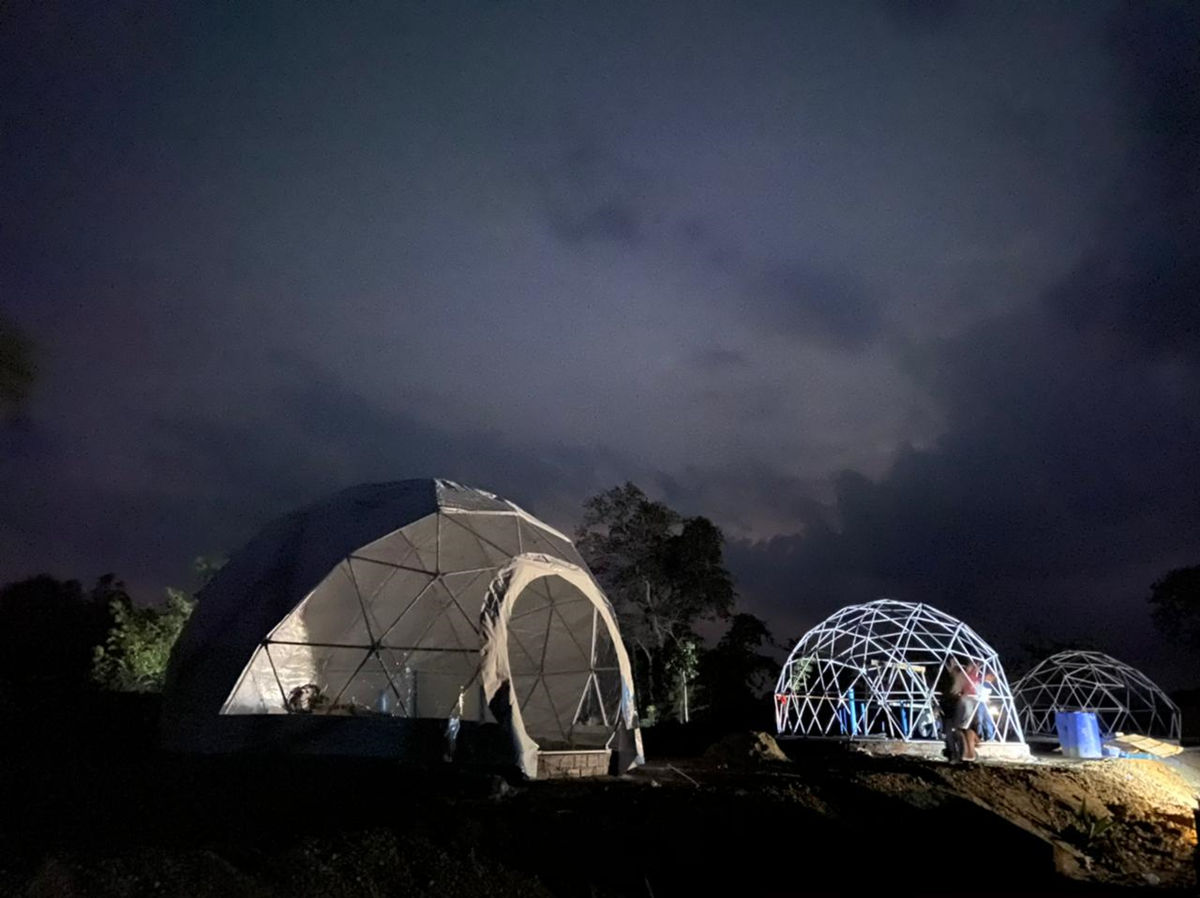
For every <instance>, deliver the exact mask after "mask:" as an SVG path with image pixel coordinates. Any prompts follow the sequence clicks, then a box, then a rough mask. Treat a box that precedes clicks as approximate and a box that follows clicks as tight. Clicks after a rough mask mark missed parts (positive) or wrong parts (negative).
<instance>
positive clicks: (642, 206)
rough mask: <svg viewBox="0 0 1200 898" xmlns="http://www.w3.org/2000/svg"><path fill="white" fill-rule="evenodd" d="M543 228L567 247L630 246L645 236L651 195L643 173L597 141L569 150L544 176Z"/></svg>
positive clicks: (580, 141) (570, 146)
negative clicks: (546, 224) (592, 245)
mask: <svg viewBox="0 0 1200 898" xmlns="http://www.w3.org/2000/svg"><path fill="white" fill-rule="evenodd" d="M542 189H543V191H544V193H545V205H546V216H547V222H548V224H549V226H550V230H551V232H552V233H554V234H555V235H556V236H557V237H559V238H560V239H561V240H564V241H565V242H567V243H569V244H574V245H578V244H583V243H588V242H591V241H599V242H613V243H617V244H622V245H625V246H627V247H629V246H633V245H635V244H637V243H639V242H641V240H642V239H643V238H644V237H645V236H646V235H645V233H644V229H645V226H646V219H647V218H648V217H649V207H648V204H649V202H650V201H651V193H652V191H651V189H650V187H649V183H648V181H647V177H646V173H645V172H642V171H640V170H638V169H637V168H636V167H635V166H633V165H630V164H629V163H627V162H626V161H624V160H623V159H621V158H620V157H619V156H618V155H617V154H615V153H613V152H612V151H611V150H609V149H607V148H606V147H604V146H603V145H602V144H601V143H600V142H599V141H598V140H594V139H578V140H575V141H573V142H571V143H569V144H568V148H567V149H566V150H565V151H564V152H563V153H562V154H561V156H560V158H559V159H558V160H557V163H556V165H555V166H553V167H552V168H551V169H549V171H548V172H546V173H544V174H543V177H542Z"/></svg>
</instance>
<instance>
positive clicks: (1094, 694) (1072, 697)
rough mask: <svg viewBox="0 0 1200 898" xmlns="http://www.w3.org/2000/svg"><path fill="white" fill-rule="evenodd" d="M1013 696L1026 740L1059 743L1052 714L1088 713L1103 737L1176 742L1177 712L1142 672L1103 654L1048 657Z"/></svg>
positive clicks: (1065, 654) (1174, 705)
mask: <svg viewBox="0 0 1200 898" xmlns="http://www.w3.org/2000/svg"><path fill="white" fill-rule="evenodd" d="M1014 691H1015V693H1016V699H1017V708H1018V710H1019V711H1020V714H1021V723H1022V725H1023V726H1024V727H1025V732H1026V733H1027V734H1029V736H1030V738H1037V739H1053V740H1057V739H1058V732H1057V728H1056V725H1055V717H1054V715H1055V713H1056V712H1058V711H1089V712H1091V713H1093V714H1095V715H1096V718H1097V720H1098V721H1099V723H1100V729H1101V731H1102V734H1103V735H1105V736H1108V735H1112V734H1115V733H1118V732H1121V733H1130V734H1136V735H1139V736H1152V737H1154V738H1158V739H1173V740H1175V741H1178V740H1179V734H1180V727H1181V721H1180V715H1179V707H1178V706H1177V705H1176V704H1175V703H1174V702H1173V701H1171V699H1170V698H1168V697H1167V695H1166V693H1164V692H1163V691H1162V690H1161V689H1160V688H1159V687H1158V686H1157V685H1155V683H1154V682H1153V681H1152V680H1151V679H1150V678H1149V677H1147V676H1146V675H1145V674H1144V673H1142V672H1141V671H1140V670H1138V669H1137V668H1134V667H1130V666H1129V665H1128V664H1125V663H1124V662H1123V661H1118V660H1117V659H1116V658H1113V657H1112V656H1110V655H1106V654H1104V653H1103V652H1091V651H1077V650H1069V651H1065V652H1058V653H1057V654H1054V655H1051V656H1050V657H1049V658H1046V659H1045V660H1043V661H1042V662H1040V663H1039V664H1038V665H1037V666H1036V667H1034V668H1033V669H1032V670H1031V671H1029V673H1027V674H1025V676H1023V677H1022V678H1021V679H1020V680H1018V681H1017V684H1016V686H1015V687H1014Z"/></svg>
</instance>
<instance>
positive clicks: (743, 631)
mask: <svg viewBox="0 0 1200 898" xmlns="http://www.w3.org/2000/svg"><path fill="white" fill-rule="evenodd" d="M775 647H776V644H775V641H774V640H773V639H772V638H771V632H770V630H769V629H768V628H767V625H766V623H764V622H763V621H762V620H760V619H759V618H757V617H755V616H754V615H753V614H747V613H745V612H742V613H739V614H735V615H734V616H733V618H732V620H731V621H730V624H729V629H728V630H727V631H726V632H725V635H724V636H722V637H721V639H720V640H719V641H718V642H717V644H716V646H714V647H713V648H712V649H710V650H709V651H707V652H705V653H704V656H703V657H702V658H701V660H700V669H699V682H700V687H701V689H702V690H703V694H704V696H705V699H706V702H707V708H706V711H707V714H708V715H709V717H710V718H711V719H712V720H713V721H714V722H716V723H719V724H720V725H721V726H723V727H728V728H730V729H740V728H747V727H750V728H753V727H763V726H767V725H768V724H769V723H770V721H769V720H768V721H764V720H763V719H762V718H763V715H764V714H767V715H769V714H770V708H771V706H770V702H769V701H768V700H767V699H768V697H769V696H770V694H771V692H772V690H773V688H774V685H775V677H776V675H777V674H778V673H779V661H778V660H777V659H775V658H774V657H773V656H772V655H770V654H768V653H767V650H770V649H772V648H775Z"/></svg>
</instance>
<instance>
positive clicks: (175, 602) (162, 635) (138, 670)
mask: <svg viewBox="0 0 1200 898" xmlns="http://www.w3.org/2000/svg"><path fill="white" fill-rule="evenodd" d="M224 563H225V561H224V559H222V558H215V557H213V558H210V557H203V556H202V557H200V558H197V559H196V560H195V561H194V562H193V563H192V569H193V571H194V573H195V575H196V577H197V579H198V580H199V582H200V585H201V586H203V585H205V584H207V583H208V581H209V580H211V579H212V577H213V575H214V574H216V572H217V571H218V570H220V569H221V566H222V565H223V564H224ZM195 607H196V600H195V599H193V598H192V597H191V596H189V595H188V594H187V593H186V592H184V591H183V590H181V589H174V588H171V587H168V588H167V597H166V601H165V602H163V603H162V604H161V605H158V606H145V607H143V606H137V605H134V603H133V600H132V599H130V598H129V596H128V595H125V594H124V593H122V594H121V595H118V596H115V597H114V598H113V599H112V601H111V602H110V604H109V609H110V612H111V614H112V620H113V625H112V628H111V629H110V630H109V631H108V636H107V638H106V639H105V640H104V644H103V645H98V646H96V647H95V650H94V652H93V660H92V679H93V680H94V681H95V682H96V683H98V684H99V685H101V686H103V687H104V688H106V689H111V690H113V691H116V692H158V691H160V690H161V689H162V687H163V680H164V678H165V677H166V673H167V662H168V661H170V659H171V649H172V648H174V646H175V642H176V641H177V640H178V639H179V634H180V633H182V632H183V628H184V626H185V625H186V624H187V622H188V619H189V618H190V617H191V616H192V611H193V610H195Z"/></svg>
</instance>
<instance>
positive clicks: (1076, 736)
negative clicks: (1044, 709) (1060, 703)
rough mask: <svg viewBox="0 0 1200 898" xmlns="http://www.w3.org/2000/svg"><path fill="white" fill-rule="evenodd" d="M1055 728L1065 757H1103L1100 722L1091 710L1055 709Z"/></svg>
mask: <svg viewBox="0 0 1200 898" xmlns="http://www.w3.org/2000/svg"><path fill="white" fill-rule="evenodd" d="M1054 728H1055V729H1056V730H1057V731H1058V744H1059V745H1061V746H1062V753H1063V757H1064V758H1102V757H1104V750H1103V747H1102V745H1101V742H1100V724H1099V723H1098V722H1097V720H1096V715H1095V714H1093V713H1092V712H1090V711H1055V712H1054Z"/></svg>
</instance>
